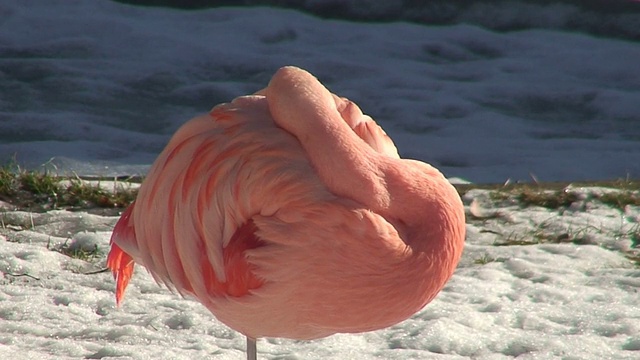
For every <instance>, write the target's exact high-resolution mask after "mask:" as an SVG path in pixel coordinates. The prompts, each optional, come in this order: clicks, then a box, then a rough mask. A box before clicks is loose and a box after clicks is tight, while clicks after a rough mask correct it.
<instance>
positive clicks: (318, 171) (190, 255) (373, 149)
mask: <svg viewBox="0 0 640 360" xmlns="http://www.w3.org/2000/svg"><path fill="white" fill-rule="evenodd" d="M464 237H465V219H464V211H463V206H462V202H461V200H460V197H459V196H458V194H457V192H456V190H455V188H454V187H453V186H452V185H450V184H449V182H448V181H447V180H446V179H445V178H444V176H443V175H442V174H441V173H440V172H439V171H438V170H436V169H435V168H433V167H431V166H430V165H427V164H425V163H423V162H420V161H415V160H406V159H400V157H399V156H398V153H397V150H396V147H395V146H394V144H393V142H392V141H391V139H390V138H389V137H388V136H387V135H386V134H385V132H384V131H383V130H382V129H381V128H380V127H379V126H378V125H377V124H376V123H375V122H374V121H373V120H372V119H371V118H370V117H368V116H366V115H363V114H362V112H361V111H360V109H359V108H358V107H357V105H355V104H354V103H353V102H351V101H349V100H347V99H344V98H340V97H338V96H336V95H333V94H332V93H330V92H329V91H328V90H327V89H326V88H325V87H324V86H323V85H322V84H321V83H320V82H318V80H317V79H316V78H314V77H313V75H311V74H309V73H307V72H306V71H304V70H301V69H298V68H295V67H285V68H282V69H280V70H278V72H277V73H276V74H275V75H274V76H273V78H272V79H271V82H270V83H269V85H268V87H267V88H266V89H264V90H262V91H260V92H258V94H256V95H250V96H243V97H239V98H237V99H235V100H233V101H232V102H231V103H228V104H222V105H218V106H216V107H215V108H213V110H212V111H211V112H210V113H209V114H207V115H203V116H200V117H197V118H195V119H193V120H191V121H189V122H188V123H186V124H185V125H184V126H183V127H182V128H180V129H179V130H178V131H177V133H176V134H175V135H174V136H173V138H172V139H171V141H170V142H169V144H168V145H167V147H166V148H165V149H164V151H163V152H162V153H161V154H160V156H159V157H158V159H157V160H156V161H155V163H154V164H153V166H152V168H151V169H150V171H149V174H148V176H147V178H146V180H145V182H144V184H143V185H142V187H141V188H140V192H139V194H138V198H137V200H136V201H135V204H132V205H131V206H130V207H129V208H128V209H127V210H126V211H125V212H124V214H123V215H122V217H121V218H120V220H119V221H118V223H117V225H116V227H115V229H114V232H113V236H112V238H111V251H110V253H109V257H108V266H109V268H110V269H111V270H112V271H113V273H114V277H115V278H116V281H117V289H116V300H117V302H118V304H119V303H120V302H121V300H122V298H123V294H124V291H125V288H126V287H127V284H128V282H129V280H130V279H131V276H132V274H133V267H134V262H137V263H140V264H142V265H143V266H144V267H146V268H147V270H148V271H149V272H150V273H151V274H152V275H153V277H154V278H155V279H156V281H158V282H161V283H164V284H166V285H167V286H168V287H169V288H174V289H175V290H177V291H178V292H179V293H180V294H182V295H190V296H193V297H195V298H196V299H197V300H198V301H200V302H201V303H202V304H203V305H205V306H206V307H207V308H208V309H209V310H210V311H211V312H212V313H213V314H214V315H215V316H216V317H217V318H218V319H219V320H220V321H222V322H223V323H225V324H227V325H228V326H229V327H231V328H233V329H235V330H237V331H239V332H241V333H242V334H244V335H245V336H246V337H247V353H248V358H252V359H255V357H256V355H255V354H256V352H255V339H256V338H259V337H282V338H290V339H315V338H320V337H325V336H329V335H331V334H334V333H356V332H364V331H371V330H376V329H381V328H384V327H388V326H391V325H393V324H396V323H398V322H400V321H402V320H404V319H407V318H408V317H410V316H411V315H413V314H414V313H415V312H417V311H418V310H420V309H421V308H422V307H424V306H425V305H426V304H427V303H428V302H429V301H431V300H432V299H433V298H434V297H435V296H436V294H437V293H438V292H439V291H440V290H441V289H442V287H443V286H444V284H445V283H446V282H447V280H448V279H449V278H450V277H451V275H452V274H453V271H454V269H455V267H456V265H457V263H458V260H459V259H460V256H461V254H462V249H463V245H464Z"/></svg>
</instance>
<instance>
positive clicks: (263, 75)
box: [0, 0, 640, 183]
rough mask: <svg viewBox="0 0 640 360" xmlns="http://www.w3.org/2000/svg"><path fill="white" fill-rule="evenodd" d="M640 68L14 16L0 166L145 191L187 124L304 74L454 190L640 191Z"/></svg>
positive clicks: (628, 45)
mask: <svg viewBox="0 0 640 360" xmlns="http://www.w3.org/2000/svg"><path fill="white" fill-rule="evenodd" d="M367 3H369V2H363V4H367ZM509 11H512V13H509ZM503 12H504V14H505V17H504V18H508V17H510V16H511V15H514V16H515V15H518V14H522V12H523V10H522V7H521V6H518V7H513V8H509V7H507V8H505V9H504V10H503ZM531 14H533V13H531ZM531 14H529V16H533V15H531ZM552 14H553V11H551V10H549V11H546V12H543V13H541V16H544V17H545V18H546V17H549V16H551V15H552ZM518 16H519V15H518ZM539 23H544V19H541V20H540V21H539ZM637 59H640V47H639V46H638V44H637V43H636V42H631V41H624V40H617V39H611V38H598V37H593V36H589V35H585V34H579V33H568V32H561V31H557V30H544V29H533V30H523V31H511V32H502V33H498V32H494V31H491V30H487V29H484V28H481V27H478V26H472V25H452V26H440V27H438V26H422V25H415V24H408V23H399V22H398V23H384V24H383V23H380V24H374V23H356V22H347V21H333V20H323V19H319V18H316V17H312V16H310V15H305V14H302V13H300V12H296V11H293V10H278V9H274V8H266V7H265V8H219V9H210V10H199V11H181V10H172V9H161V8H144V7H133V6H129V5H122V4H117V3H112V2H108V1H105V0H96V1H69V0H51V1H18V0H9V1H3V2H2V3H0V161H3V160H7V159H9V158H10V157H12V156H13V155H14V154H15V156H16V157H17V160H18V162H20V163H22V164H26V165H29V166H31V167H34V168H40V165H43V164H46V165H45V166H46V167H48V168H49V169H55V168H57V169H58V171H61V172H63V171H69V170H72V171H75V172H77V173H80V174H85V175H86V174H93V175H114V174H119V175H122V174H124V175H135V174H139V173H144V172H145V171H146V169H147V167H148V165H149V164H150V163H151V162H152V161H153V159H154V158H155V157H156V156H157V154H158V153H159V152H160V150H161V149H162V148H163V147H164V145H165V144H166V141H167V140H168V137H169V136H170V134H172V133H173V132H174V131H175V129H176V128H177V127H179V126H180V125H181V124H182V123H184V122H185V121H187V120H188V119H189V118H191V117H194V116H195V115H197V114H200V113H203V112H206V111H208V110H209V109H210V108H211V107H213V106H214V105H216V104H217V103H220V102H224V101H229V100H230V99H232V98H233V97H235V96H239V95H244V94H247V93H252V92H254V91H256V90H259V89H261V88H262V87H264V86H265V85H266V84H267V82H268V80H269V78H270V76H271V75H272V74H273V73H274V71H275V70H276V69H277V68H279V67H281V66H283V65H288V64H293V65H298V66H300V67H303V68H305V69H307V70H309V71H311V72H312V73H313V74H315V75H316V76H317V77H318V78H319V79H320V80H321V81H322V82H324V83H325V84H327V85H328V86H329V87H330V88H331V89H332V90H333V91H334V92H336V93H339V94H341V95H344V96H347V97H350V98H351V99H353V100H354V101H356V102H357V103H358V104H359V105H360V106H361V108H362V109H363V110H364V111H365V112H366V113H369V114H370V115H372V116H373V117H374V118H375V119H377V120H378V121H379V122H380V123H381V125H382V126H383V127H384V128H385V129H386V130H387V132H388V133H389V134H390V135H391V136H392V137H393V139H394V140H395V141H396V143H398V147H399V150H400V152H401V153H402V155H404V156H405V157H413V158H418V159H421V160H424V161H427V162H430V163H432V164H434V165H435V166H437V167H438V168H440V169H442V170H443V172H444V173H445V174H446V175H447V176H448V177H454V176H455V177H461V178H465V179H468V180H470V181H472V182H476V183H478V182H502V181H505V180H506V179H508V178H511V179H512V180H523V179H524V180H529V179H530V173H532V174H534V175H535V176H536V177H537V178H538V179H539V180H541V181H552V180H580V179H582V180H585V179H603V178H606V179H610V178H619V177H626V176H634V177H638V176H640V161H638V159H640V121H638V114H640V67H639V66H637ZM52 158H53V160H52V161H51V162H49V160H50V159H52ZM54 166H55V167H54Z"/></svg>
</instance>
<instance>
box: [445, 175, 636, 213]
mask: <svg viewBox="0 0 640 360" xmlns="http://www.w3.org/2000/svg"><path fill="white" fill-rule="evenodd" d="M455 187H456V189H457V190H458V193H459V194H460V196H463V195H464V194H466V193H467V191H469V190H471V189H484V190H491V193H490V194H489V196H490V198H491V199H492V200H494V201H505V200H508V199H514V200H516V201H517V202H518V203H519V204H521V205H522V206H541V207H544V208H547V209H560V208H566V207H569V206H571V204H572V203H574V202H576V201H579V200H580V198H579V195H578V194H577V193H576V192H573V191H571V190H570V188H571V187H574V188H580V187H603V188H608V189H614V190H616V191H614V192H611V193H606V194H603V195H601V196H598V197H596V198H595V199H594V200H598V201H600V202H602V203H603V204H607V205H610V206H613V207H615V208H619V209H623V208H624V207H625V206H627V205H633V206H640V180H632V179H617V180H609V181H590V182H573V183H568V182H549V183H515V184H507V185H500V184H457V185H455Z"/></svg>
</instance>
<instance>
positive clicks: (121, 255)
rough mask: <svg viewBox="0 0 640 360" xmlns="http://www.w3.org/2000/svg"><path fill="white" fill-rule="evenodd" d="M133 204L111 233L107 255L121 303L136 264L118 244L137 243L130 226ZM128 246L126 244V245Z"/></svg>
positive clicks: (117, 296) (118, 301)
mask: <svg viewBox="0 0 640 360" xmlns="http://www.w3.org/2000/svg"><path fill="white" fill-rule="evenodd" d="M132 209H133V204H131V206H129V208H128V209H127V210H126V211H125V212H124V213H123V214H122V217H121V218H120V220H118V223H117V224H116V227H115V228H114V229H113V234H112V235H111V251H109V256H107V267H108V268H109V269H110V270H111V272H112V273H113V278H114V279H115V280H116V303H117V304H118V305H120V303H121V302H122V299H123V298H124V291H125V289H126V288H127V285H129V280H131V277H132V276H133V267H134V265H135V263H134V261H133V258H132V257H131V255H129V254H127V253H126V252H125V251H124V250H122V248H121V247H120V246H119V245H118V243H120V245H123V244H124V245H126V244H129V245H131V244H130V243H132V242H133V243H135V233H134V232H133V227H131V226H130V224H129V220H130V216H131V211H132ZM125 248H126V246H125Z"/></svg>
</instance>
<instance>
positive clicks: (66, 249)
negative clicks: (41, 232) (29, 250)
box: [47, 239, 101, 261]
mask: <svg viewBox="0 0 640 360" xmlns="http://www.w3.org/2000/svg"><path fill="white" fill-rule="evenodd" d="M68 242H69V239H67V241H65V242H64V244H62V245H60V246H59V247H56V248H51V247H50V244H47V249H50V250H53V251H57V252H59V253H61V254H63V255H67V256H68V257H70V258H73V259H79V260H83V261H92V260H95V259H98V258H100V257H101V255H100V251H99V249H98V245H95V246H94V247H93V248H92V249H84V248H82V247H78V246H71V245H69V243H68Z"/></svg>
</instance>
